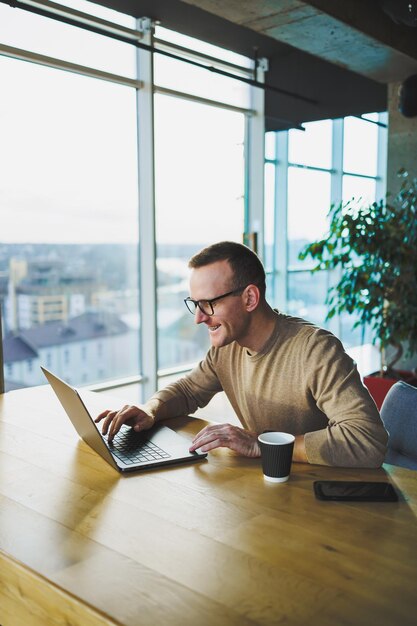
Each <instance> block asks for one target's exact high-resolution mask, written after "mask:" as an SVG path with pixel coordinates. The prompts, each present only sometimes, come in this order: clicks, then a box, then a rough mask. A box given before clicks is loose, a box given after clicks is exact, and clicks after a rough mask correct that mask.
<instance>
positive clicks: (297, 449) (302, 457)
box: [292, 435, 308, 463]
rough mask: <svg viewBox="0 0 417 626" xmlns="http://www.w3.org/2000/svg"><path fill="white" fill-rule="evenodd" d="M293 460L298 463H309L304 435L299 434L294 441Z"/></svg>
mask: <svg viewBox="0 0 417 626" xmlns="http://www.w3.org/2000/svg"><path fill="white" fill-rule="evenodd" d="M292 458H293V461H295V462H296V463H308V458H307V453H306V446H305V441H304V435H297V436H296V438H295V441H294V452H293V457H292Z"/></svg>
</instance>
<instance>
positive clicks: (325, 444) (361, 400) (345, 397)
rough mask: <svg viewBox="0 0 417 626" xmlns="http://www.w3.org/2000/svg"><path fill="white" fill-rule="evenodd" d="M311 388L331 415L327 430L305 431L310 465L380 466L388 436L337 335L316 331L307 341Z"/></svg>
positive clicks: (318, 405) (319, 405)
mask: <svg viewBox="0 0 417 626" xmlns="http://www.w3.org/2000/svg"><path fill="white" fill-rule="evenodd" d="M306 369H307V376H308V383H309V389H310V392H311V394H312V396H313V398H314V400H315V402H316V404H317V407H318V408H319V409H320V410H321V411H322V412H323V413H324V414H325V415H326V417H327V419H328V425H327V428H325V429H323V430H318V431H315V432H309V433H306V435H305V439H304V440H305V447H306V454H307V458H308V460H309V462H310V463H316V464H320V465H333V466H339V467H379V466H380V465H381V464H382V462H383V460H384V457H385V452H386V444H387V441H388V434H387V432H386V430H385V428H384V426H383V423H382V420H381V418H380V415H379V413H378V410H377V408H376V405H375V403H374V401H373V399H372V398H371V396H370V394H369V392H368V390H367V389H366V387H365V386H364V385H363V384H362V381H361V379H360V376H359V373H358V371H357V368H356V366H355V364H354V362H353V360H352V359H351V358H350V357H349V355H348V354H346V352H345V351H344V349H343V346H342V344H341V343H340V341H339V340H338V339H337V338H336V337H334V336H333V335H332V334H330V333H328V332H326V331H323V330H321V329H320V330H317V331H316V333H315V334H314V335H313V336H312V337H311V338H310V340H309V342H308V345H307V355H306Z"/></svg>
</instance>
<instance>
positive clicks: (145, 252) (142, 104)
mask: <svg viewBox="0 0 417 626" xmlns="http://www.w3.org/2000/svg"><path fill="white" fill-rule="evenodd" d="M140 23H141V27H142V28H144V23H145V20H144V19H143V18H142V19H141V20H140ZM152 32H153V26H152V24H151V22H150V20H148V24H147V27H145V28H144V37H143V40H142V41H143V43H146V44H149V45H151V44H152ZM137 66H138V78H139V76H140V80H141V81H142V84H143V88H142V89H139V90H138V91H137V125H138V175H139V257H138V258H139V277H140V337H141V344H140V345H141V367H142V373H143V383H142V394H143V397H144V398H148V397H149V396H151V395H152V394H153V393H154V392H155V391H156V389H157V373H158V356H157V320H156V307H157V273H156V243H155V169H154V102H153V82H154V81H153V55H152V53H150V52H148V51H146V50H141V49H138V50H137Z"/></svg>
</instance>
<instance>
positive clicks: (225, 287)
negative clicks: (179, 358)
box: [190, 261, 250, 348]
mask: <svg viewBox="0 0 417 626" xmlns="http://www.w3.org/2000/svg"><path fill="white" fill-rule="evenodd" d="M239 286H242V287H245V285H239ZM232 289H233V272H232V270H231V268H230V265H229V263H228V261H217V262H216V263H211V264H210V265H205V266H204V267H199V268H195V269H193V270H191V277H190V297H191V298H192V299H193V300H211V299H213V298H216V297H217V296H221V295H222V294H224V293H228V292H229V291H232ZM244 303H245V292H243V293H240V294H238V295H230V296H226V297H225V298H221V299H220V300H218V301H217V302H214V303H213V311H214V314H213V315H207V314H206V313H203V312H202V311H201V310H200V309H199V308H198V307H197V310H196V313H195V322H196V324H205V325H206V326H207V329H208V332H209V337H210V342H211V345H212V346H215V347H217V348H220V347H221V346H226V345H228V344H229V343H231V342H232V341H238V342H239V343H241V345H244V342H245V336H246V334H247V332H248V329H249V321H250V315H249V314H248V312H247V311H246V308H245V304H244Z"/></svg>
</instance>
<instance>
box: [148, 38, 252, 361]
mask: <svg viewBox="0 0 417 626" xmlns="http://www.w3.org/2000/svg"><path fill="white" fill-rule="evenodd" d="M156 36H157V37H163V38H164V40H165V41H166V42H171V43H174V44H179V45H181V46H183V47H189V46H192V48H193V50H198V51H200V52H201V53H204V54H209V55H210V56H211V57H217V58H219V57H220V58H222V59H223V61H224V60H229V61H233V62H235V63H237V62H239V63H240V65H241V66H242V68H243V69H242V72H244V67H245V65H246V67H248V59H245V58H244V57H240V56H238V55H231V54H230V53H227V52H226V51H224V50H221V49H220V48H217V47H215V46H209V45H208V44H205V43H204V42H201V41H198V40H195V39H192V38H190V37H184V36H180V35H179V34H178V33H172V31H168V30H166V29H163V28H157V30H156ZM213 63H214V64H215V60H214V61H211V62H210V64H211V65H212V64H213ZM155 83H156V85H157V93H156V96H155V100H154V105H155V199H156V202H155V204H156V213H155V217H156V242H157V270H158V273H157V281H158V303H157V306H158V364H159V368H160V369H161V370H164V369H166V368H171V367H173V366H177V365H189V364H190V363H193V362H196V361H197V360H199V359H200V358H202V356H203V355H204V354H205V352H206V350H207V348H208V344H209V342H208V337H207V333H206V331H205V329H203V328H201V327H197V326H196V325H195V323H194V320H193V319H192V317H191V315H190V314H189V312H188V311H187V309H186V308H185V306H184V302H183V300H184V298H185V297H186V296H188V295H189V293H188V269H187V262H188V259H189V258H190V256H192V255H193V254H194V253H196V252H197V251H198V250H199V249H201V248H202V247H204V246H206V245H208V244H210V243H213V242H214V241H219V240H222V239H231V240H235V241H242V237H243V232H244V223H245V205H244V194H245V160H244V146H245V126H246V119H245V113H244V111H243V109H244V107H247V106H248V104H249V89H248V87H247V86H246V85H245V84H244V83H241V82H238V81H235V80H233V79H230V78H226V77H223V76H218V75H216V74H211V73H209V74H208V73H207V71H206V70H204V69H201V68H196V67H193V66H192V65H189V64H187V63H184V62H181V61H177V60H173V59H169V58H166V57H163V56H159V55H156V56H155ZM170 90H175V96H174V95H171V91H170ZM179 92H182V93H179ZM190 93H192V94H193V97H192V98H190V97H189V96H190ZM237 106H239V107H240V108H241V109H242V112H240V111H236V110H235V108H233V107H237Z"/></svg>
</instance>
